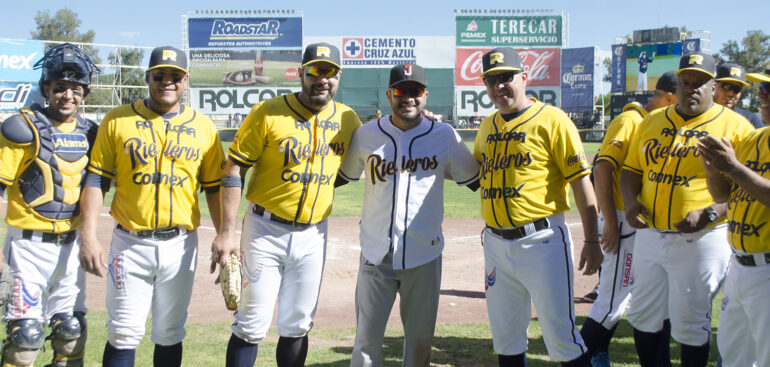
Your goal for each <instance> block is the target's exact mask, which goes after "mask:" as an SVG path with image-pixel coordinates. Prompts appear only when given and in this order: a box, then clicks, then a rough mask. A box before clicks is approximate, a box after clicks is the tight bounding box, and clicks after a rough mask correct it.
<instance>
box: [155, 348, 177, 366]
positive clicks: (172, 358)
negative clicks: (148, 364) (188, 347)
mask: <svg viewBox="0 0 770 367" xmlns="http://www.w3.org/2000/svg"><path fill="white" fill-rule="evenodd" d="M152 364H153V366H155V367H166V366H168V367H173V366H181V365H182V342H179V343H176V344H174V345H160V344H155V354H153V356H152Z"/></svg>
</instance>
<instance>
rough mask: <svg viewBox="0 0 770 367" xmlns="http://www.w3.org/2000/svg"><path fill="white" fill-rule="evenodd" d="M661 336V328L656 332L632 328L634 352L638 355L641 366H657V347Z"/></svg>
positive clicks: (662, 336)
mask: <svg viewBox="0 0 770 367" xmlns="http://www.w3.org/2000/svg"><path fill="white" fill-rule="evenodd" d="M662 338H664V335H663V330H662V329H661V330H660V331H658V332H654V333H647V332H644V331H641V330H639V329H637V328H634V346H636V354H637V355H638V356H639V365H640V366H641V367H657V366H658V365H659V362H658V360H659V356H658V348H660V343H661V339H662Z"/></svg>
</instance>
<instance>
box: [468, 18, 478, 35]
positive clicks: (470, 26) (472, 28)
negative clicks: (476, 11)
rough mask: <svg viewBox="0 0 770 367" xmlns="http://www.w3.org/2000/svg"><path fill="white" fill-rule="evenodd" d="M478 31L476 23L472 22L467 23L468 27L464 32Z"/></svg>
mask: <svg viewBox="0 0 770 367" xmlns="http://www.w3.org/2000/svg"><path fill="white" fill-rule="evenodd" d="M478 30H479V25H478V23H476V21H475V20H472V21H471V22H470V23H468V26H467V27H465V31H466V32H476V31H478Z"/></svg>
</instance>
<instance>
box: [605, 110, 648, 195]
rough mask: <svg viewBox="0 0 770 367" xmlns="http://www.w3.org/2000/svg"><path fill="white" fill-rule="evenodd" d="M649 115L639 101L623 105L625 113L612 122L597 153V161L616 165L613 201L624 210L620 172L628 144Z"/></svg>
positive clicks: (613, 179) (613, 178)
mask: <svg viewBox="0 0 770 367" xmlns="http://www.w3.org/2000/svg"><path fill="white" fill-rule="evenodd" d="M645 116H647V110H645V109H644V107H642V105H641V104H639V103H638V102H631V103H629V104H627V105H625V106H623V113H621V114H620V115H618V116H617V117H615V119H614V120H612V121H611V122H610V126H609V127H608V128H607V132H606V133H605V134H604V140H603V141H602V145H601V147H600V148H599V151H598V152H597V153H596V162H597V163H598V162H600V161H607V162H609V163H610V164H612V166H613V167H615V170H614V171H612V187H613V201H614V202H615V208H616V209H618V210H623V208H624V206H623V196H622V195H621V194H620V173H621V171H622V170H623V162H624V161H625V160H626V155H628V145H629V144H630V143H631V138H633V136H634V133H636V129H637V128H638V127H639V124H640V123H641V122H642V119H644V117H645Z"/></svg>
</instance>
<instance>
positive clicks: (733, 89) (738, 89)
mask: <svg viewBox="0 0 770 367" xmlns="http://www.w3.org/2000/svg"><path fill="white" fill-rule="evenodd" d="M719 85H720V86H722V89H724V90H726V91H728V92H734V93H735V94H738V93H740V92H741V91H742V90H743V87H741V86H740V85H735V84H731V83H727V82H722V83H720V84H719Z"/></svg>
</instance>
